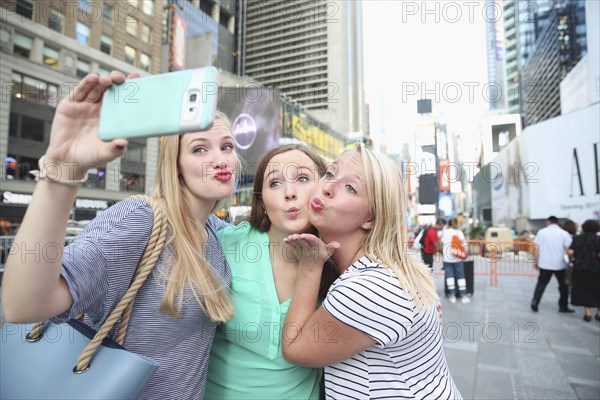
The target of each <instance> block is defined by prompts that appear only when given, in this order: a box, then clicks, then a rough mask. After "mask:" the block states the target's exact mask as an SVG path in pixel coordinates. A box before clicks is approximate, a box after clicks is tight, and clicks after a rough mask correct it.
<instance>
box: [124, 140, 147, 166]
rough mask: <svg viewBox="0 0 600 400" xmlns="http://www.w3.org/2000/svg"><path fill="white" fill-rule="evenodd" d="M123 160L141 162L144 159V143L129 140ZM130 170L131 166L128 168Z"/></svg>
mask: <svg viewBox="0 0 600 400" xmlns="http://www.w3.org/2000/svg"><path fill="white" fill-rule="evenodd" d="M123 158H124V159H125V160H131V161H139V162H143V161H144V160H145V159H146V145H145V144H142V143H136V142H134V141H130V142H129V144H128V145H127V152H126V153H125V155H124V156H123ZM129 169H130V170H131V168H129Z"/></svg>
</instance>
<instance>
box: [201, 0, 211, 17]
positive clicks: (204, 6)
mask: <svg viewBox="0 0 600 400" xmlns="http://www.w3.org/2000/svg"><path fill="white" fill-rule="evenodd" d="M213 6H214V4H213V3H212V2H210V1H201V2H200V9H201V10H202V11H204V13H205V14H206V15H209V16H210V17H211V18H212V16H213Z"/></svg>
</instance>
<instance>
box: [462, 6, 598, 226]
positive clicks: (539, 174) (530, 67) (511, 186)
mask: <svg viewBox="0 0 600 400" xmlns="http://www.w3.org/2000/svg"><path fill="white" fill-rule="evenodd" d="M492 2H493V3H495V4H496V5H497V6H500V5H501V6H502V10H503V14H502V15H503V18H502V22H501V23H493V21H492V20H488V36H487V38H488V79H489V83H492V82H495V83H499V84H498V85H497V86H498V87H499V88H501V89H500V90H503V91H504V92H503V94H504V96H503V98H502V100H501V101H498V102H491V103H490V110H489V112H488V114H487V115H486V116H484V118H483V119H482V121H481V144H480V146H479V148H480V157H479V161H480V164H479V167H480V168H481V170H480V171H479V173H478V174H477V175H476V176H475V179H474V180H473V191H472V198H471V204H472V216H473V221H472V223H473V225H477V224H481V225H485V226H491V225H495V226H506V227H510V228H514V229H515V230H516V231H522V230H530V229H538V228H540V227H542V226H543V224H544V220H545V219H546V218H547V217H548V216H549V215H556V216H557V217H559V218H564V219H566V218H569V219H572V220H574V221H575V222H577V223H579V224H581V223H582V222H583V221H584V220H585V219H590V218H591V219H598V218H599V217H600V216H599V209H600V170H599V168H598V165H599V162H598V160H599V159H600V153H599V150H600V140H599V138H598V132H600V121H599V119H600V117H599V114H600V109H599V99H600V93H599V92H600V85H599V84H598V82H600V61H599V49H600V42H599V40H600V33H599V18H598V16H599V15H600V8H599V6H600V3H599V2H598V1H595V0H588V1H586V0H537V1H534V0H531V1H503V2H500V1H497V0H495V1H493V0H489V1H488V3H492ZM502 71H503V72H502ZM502 74H504V76H505V77H506V84H505V85H504V86H503V85H502V84H500V82H501V81H502V76H503V75H502ZM583 171H586V172H583Z"/></svg>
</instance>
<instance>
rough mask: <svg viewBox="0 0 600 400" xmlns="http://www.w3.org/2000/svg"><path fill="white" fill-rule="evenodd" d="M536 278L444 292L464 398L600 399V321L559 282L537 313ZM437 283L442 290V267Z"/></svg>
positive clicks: (448, 339) (447, 332)
mask: <svg viewBox="0 0 600 400" xmlns="http://www.w3.org/2000/svg"><path fill="white" fill-rule="evenodd" d="M439 267H440V266H439V265H436V266H435V268H436V270H438V271H439ZM536 280H537V278H535V277H508V276H500V277H499V278H498V287H492V286H490V279H489V276H485V275H476V276H475V289H474V294H473V297H472V302H471V303H469V304H461V303H460V302H458V303H456V304H451V303H450V302H448V300H447V299H445V298H444V297H443V296H442V312H443V326H444V329H443V332H444V340H445V351H446V357H447V359H448V364H449V366H450V372H451V374H452V377H453V378H454V381H455V382H456V385H457V386H458V389H459V390H460V392H461V394H462V395H463V397H464V398H465V399H494V400H499V399H514V400H517V399H536V400H537V399H540V400H541V399H544V400H546V399H560V400H568V399H594V400H597V399H600V322H598V321H596V320H594V319H592V321H591V322H584V321H583V308H582V307H573V308H575V310H576V312H575V313H572V314H562V313H559V312H558V284H557V283H556V280H552V281H551V282H550V283H549V284H548V286H547V288H546V291H545V293H544V296H543V298H542V302H541V304H540V311H539V312H538V313H534V312H532V311H531V310H530V308H529V302H530V300H531V296H532V293H533V289H534V287H535V283H536ZM435 282H436V286H437V288H438V293H440V294H443V288H444V281H443V275H441V273H440V272H438V274H436V275H435ZM0 290H1V288H0ZM0 293H1V292H0ZM592 313H595V310H593V311H592ZM1 322H2V315H1V313H0V324H1Z"/></svg>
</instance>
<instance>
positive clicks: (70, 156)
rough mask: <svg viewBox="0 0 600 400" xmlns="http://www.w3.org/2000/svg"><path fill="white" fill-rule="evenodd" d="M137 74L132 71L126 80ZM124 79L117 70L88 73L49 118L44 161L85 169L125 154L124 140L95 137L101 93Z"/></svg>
mask: <svg viewBox="0 0 600 400" xmlns="http://www.w3.org/2000/svg"><path fill="white" fill-rule="evenodd" d="M139 76H140V75H139V74H138V73H132V74H130V75H129V76H128V77H127V79H133V78H137V77H139ZM124 81H125V75H123V74H122V73H120V72H117V71H113V72H111V73H110V75H109V76H100V75H96V74H90V75H88V76H86V77H85V78H84V79H83V80H82V81H81V82H79V84H78V85H77V87H76V88H75V90H74V91H73V93H70V94H69V96H67V97H65V98H64V99H63V100H62V101H61V102H60V103H59V105H58V107H57V108H56V113H55V115H54V119H53V121H52V130H51V134H50V144H49V146H48V149H47V151H46V160H47V162H58V163H60V162H65V163H75V164H76V165H81V167H82V168H84V167H85V168H86V169H87V166H88V165H89V164H93V163H104V162H109V161H112V160H114V159H115V158H117V157H120V156H122V155H123V154H124V153H125V150H126V149H127V140H125V139H116V140H113V141H111V142H103V141H102V140H100V138H99V137H98V127H99V122H100V108H101V106H102V98H103V96H104V93H105V92H106V89H108V88H109V87H110V86H111V85H113V84H120V83H123V82H124Z"/></svg>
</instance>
